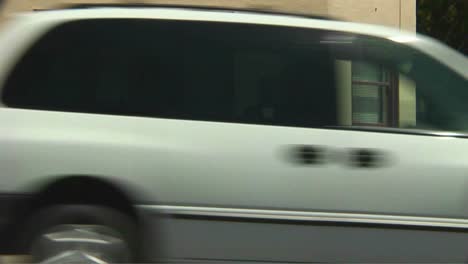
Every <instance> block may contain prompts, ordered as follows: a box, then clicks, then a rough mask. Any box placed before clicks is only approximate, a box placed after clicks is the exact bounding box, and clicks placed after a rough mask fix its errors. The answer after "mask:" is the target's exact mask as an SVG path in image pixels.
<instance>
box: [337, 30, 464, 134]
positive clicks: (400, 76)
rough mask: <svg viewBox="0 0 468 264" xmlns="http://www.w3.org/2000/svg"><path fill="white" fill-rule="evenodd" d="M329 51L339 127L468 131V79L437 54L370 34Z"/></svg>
mask: <svg viewBox="0 0 468 264" xmlns="http://www.w3.org/2000/svg"><path fill="white" fill-rule="evenodd" d="M330 49H331V50H332V51H331V54H333V57H334V58H335V60H336V61H337V64H336V65H337V67H336V73H337V75H336V78H337V91H338V93H337V98H338V102H339V104H338V105H337V106H338V123H339V125H341V126H363V125H364V126H383V127H395V128H404V129H407V130H408V132H411V130H412V129H417V130H439V131H440V130H441V131H462V132H467V131H468V104H467V103H466V102H467V101H468V81H467V80H466V79H465V78H464V77H462V76H460V75H458V74H457V73H455V72H454V71H452V70H451V69H449V68H448V67H447V66H445V65H443V64H441V63H440V62H438V61H437V60H435V59H433V58H432V57H430V56H428V55H426V54H424V53H422V52H420V51H417V50H414V49H412V48H410V47H409V46H406V45H403V44H401V43H396V42H393V41H390V40H386V39H380V38H374V37H368V36H353V37H352V38H350V39H348V42H347V43H343V42H341V43H340V42H339V41H336V42H335V44H330ZM349 84H351V85H349ZM350 90H351V92H350Z"/></svg>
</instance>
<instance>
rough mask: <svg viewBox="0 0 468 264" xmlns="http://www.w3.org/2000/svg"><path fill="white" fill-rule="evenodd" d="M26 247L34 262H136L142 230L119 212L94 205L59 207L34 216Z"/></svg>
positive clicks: (28, 224)
mask: <svg viewBox="0 0 468 264" xmlns="http://www.w3.org/2000/svg"><path fill="white" fill-rule="evenodd" d="M23 230H24V232H23V235H22V237H23V239H21V240H22V241H23V242H22V244H23V246H24V248H25V249H27V250H28V252H29V254H30V255H31V257H32V259H33V261H34V262H44V263H66V262H75V263H76V262H88V263H93V262H95V263H97V262H102V261H104V262H113V263H123V262H136V261H138V255H139V254H138V251H139V246H138V244H139V239H138V227H137V225H136V222H135V221H133V219H132V218H131V217H129V216H128V215H125V214H123V213H121V212H119V211H117V210H114V209H112V208H108V207H102V206H93V205H56V206H51V207H46V208H44V209H40V210H39V211H37V212H35V213H33V214H32V215H31V216H30V217H29V218H28V220H27V221H26V223H25V228H24V229H23Z"/></svg>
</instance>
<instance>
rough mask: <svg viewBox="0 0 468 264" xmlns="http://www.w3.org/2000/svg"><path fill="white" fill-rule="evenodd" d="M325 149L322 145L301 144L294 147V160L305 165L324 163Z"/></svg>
mask: <svg viewBox="0 0 468 264" xmlns="http://www.w3.org/2000/svg"><path fill="white" fill-rule="evenodd" d="M324 154H325V150H324V148H323V147H320V146H312V145H299V146H296V147H295V148H294V155H293V157H294V161H295V162H296V163H299V164H303V165H313V164H322V163H324V162H325V158H324V156H325V155H324Z"/></svg>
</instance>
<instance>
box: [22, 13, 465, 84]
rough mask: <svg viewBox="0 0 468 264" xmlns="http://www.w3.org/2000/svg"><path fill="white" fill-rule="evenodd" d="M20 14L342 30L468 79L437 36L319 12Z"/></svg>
mask: <svg viewBox="0 0 468 264" xmlns="http://www.w3.org/2000/svg"><path fill="white" fill-rule="evenodd" d="M17 17H18V18H20V19H22V20H25V21H29V23H41V22H44V23H46V24H50V23H63V22H67V21H74V20H82V19H112V18H115V19H122V18H124V19H125V18H129V19H130V18H133V19H167V20H186V21H210V22H225V23H246V24H261V25H274V26H289V27H302V28H314V29H323V30H331V31H341V32H348V33H355V34H362V35H369V36H375V37H381V38H386V39H389V40H391V41H395V42H400V43H404V44H406V45H408V46H411V47H413V48H415V49H417V50H419V51H421V52H423V53H426V54H428V55H430V56H432V57H433V58H435V59H436V60H438V61H440V62H441V63H443V64H445V65H446V66H448V67H449V68H451V69H453V70H454V71H455V72H457V73H459V74H460V75H461V76H463V77H464V78H465V79H468V59H467V58H466V57H465V56H463V55H461V54H460V53H458V52H457V51H455V50H453V49H451V48H449V47H447V46H445V45H444V44H442V43H440V42H438V41H436V40H434V39H431V38H429V37H425V36H422V35H419V34H417V33H415V32H408V31H404V30H399V29H395V28H390V27H385V26H379V25H370V24H362V23H354V22H346V21H339V20H332V19H329V18H324V17H317V16H307V15H295V14H288V13H277V12H273V11H271V12H270V11H258V10H239V9H229V8H218V7H200V6H196V7H194V6H179V5H176V6H172V5H140V4H137V5H135V4H133V5H121V4H119V5H102V4H95V5H93V4H87V5H75V6H70V7H68V8H65V9H53V10H45V11H43V12H28V13H23V14H20V15H18V16H17Z"/></svg>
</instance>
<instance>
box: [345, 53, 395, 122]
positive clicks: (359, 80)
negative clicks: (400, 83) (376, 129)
mask: <svg viewBox="0 0 468 264" xmlns="http://www.w3.org/2000/svg"><path fill="white" fill-rule="evenodd" d="M395 84H396V82H395V81H394V80H393V77H392V73H391V72H390V71H389V70H387V69H385V68H384V67H382V66H380V65H375V64H371V63H368V62H363V61H353V62H352V122H353V125H361V126H394V125H395V123H396V120H397V116H396V115H397V111H396V109H398V107H397V103H398V97H397V94H396V93H397V87H395V86H396V85H395Z"/></svg>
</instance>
